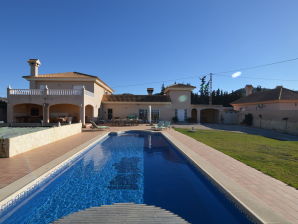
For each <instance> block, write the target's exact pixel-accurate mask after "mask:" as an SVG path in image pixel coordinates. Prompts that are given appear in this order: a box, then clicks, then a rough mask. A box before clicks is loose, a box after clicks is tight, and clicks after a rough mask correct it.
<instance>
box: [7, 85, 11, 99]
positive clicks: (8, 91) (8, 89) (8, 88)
mask: <svg viewBox="0 0 298 224" xmlns="http://www.w3.org/2000/svg"><path fill="white" fill-rule="evenodd" d="M10 90H11V86H10V85H8V87H7V95H6V96H7V97H8V96H9V95H10Z"/></svg>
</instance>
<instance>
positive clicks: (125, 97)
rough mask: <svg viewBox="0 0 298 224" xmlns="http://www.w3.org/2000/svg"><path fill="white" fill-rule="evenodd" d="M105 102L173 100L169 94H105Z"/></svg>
mask: <svg viewBox="0 0 298 224" xmlns="http://www.w3.org/2000/svg"><path fill="white" fill-rule="evenodd" d="M102 101H103V102H171V99H170V97H169V96H167V95H132V94H120V95H104V96H103V99H102Z"/></svg>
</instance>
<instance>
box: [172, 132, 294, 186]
mask: <svg viewBox="0 0 298 224" xmlns="http://www.w3.org/2000/svg"><path fill="white" fill-rule="evenodd" d="M175 130H176V131H179V132H181V133H183V134H185V135H188V136H190V137H192V138H194V139H196V140H198V141H200V142H202V143H205V144H206V145H209V146H211V147H213V148H215V149H217V150H219V151H221V152H223V153H225V154H227V155H229V156H231V157H233V158H235V159H237V160H239V161H241V162H243V163H245V164H247V165H249V166H251V167H254V168H255V169H257V170H260V171H261V172H263V173H266V174H268V175H270V176H272V177H274V178H276V179H279V180H281V181H283V182H284V183H286V184H288V185H290V186H293V187H295V188H296V189H298V142H295V141H279V140H275V139H270V138H266V137H262V136H258V135H251V134H245V133H235V132H228V131H218V130H197V131H196V132H189V130H187V129H179V128H177V129H175Z"/></svg>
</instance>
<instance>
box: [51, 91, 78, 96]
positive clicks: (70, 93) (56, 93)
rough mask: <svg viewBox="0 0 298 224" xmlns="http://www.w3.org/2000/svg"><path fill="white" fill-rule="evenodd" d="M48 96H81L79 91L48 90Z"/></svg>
mask: <svg viewBox="0 0 298 224" xmlns="http://www.w3.org/2000/svg"><path fill="white" fill-rule="evenodd" d="M48 95H51V96H78V95H82V90H80V89H49V90H48Z"/></svg>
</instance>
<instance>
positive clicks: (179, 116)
mask: <svg viewBox="0 0 298 224" xmlns="http://www.w3.org/2000/svg"><path fill="white" fill-rule="evenodd" d="M184 115H185V112H184V110H183V109H178V110H177V119H178V121H184V120H185V119H184Z"/></svg>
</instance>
